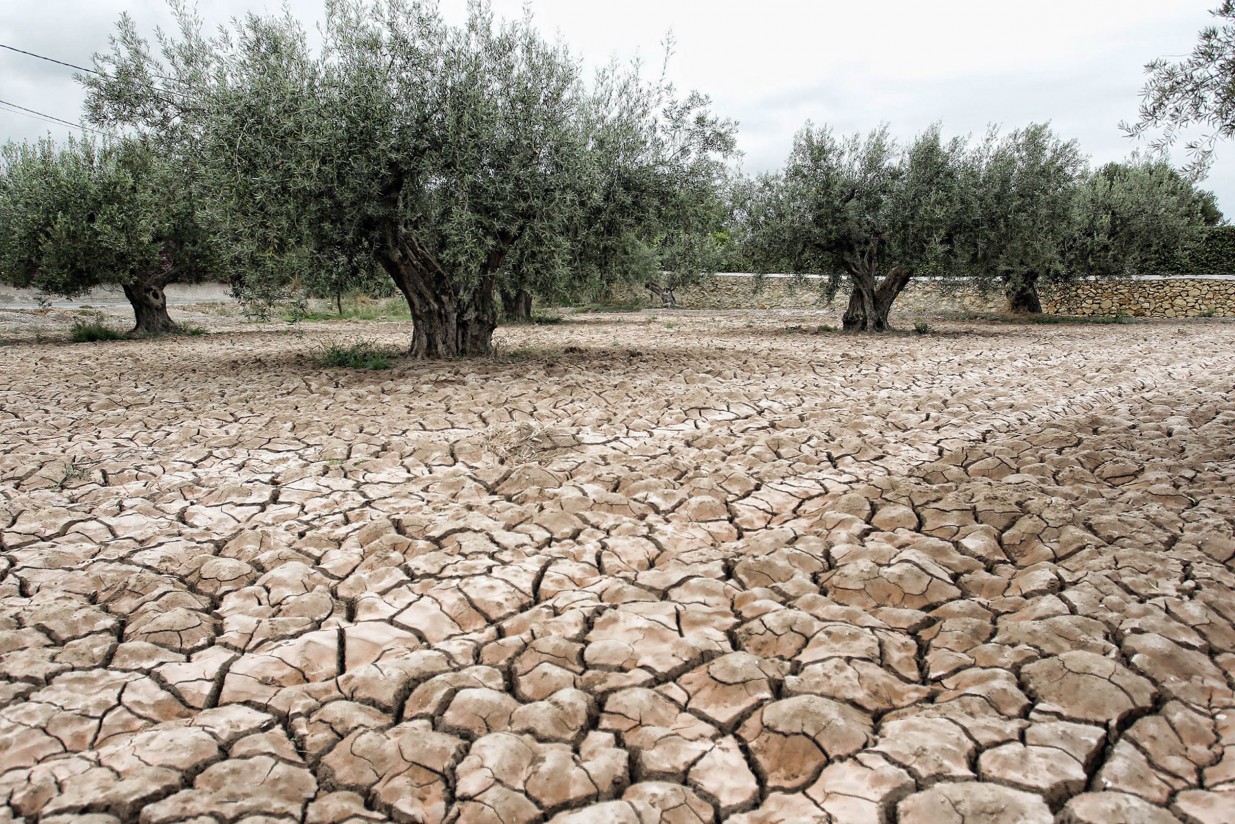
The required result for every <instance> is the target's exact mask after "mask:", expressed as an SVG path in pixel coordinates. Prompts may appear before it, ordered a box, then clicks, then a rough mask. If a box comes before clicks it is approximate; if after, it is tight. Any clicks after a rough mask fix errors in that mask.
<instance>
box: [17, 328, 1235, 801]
mask: <svg viewBox="0 0 1235 824" xmlns="http://www.w3.org/2000/svg"><path fill="white" fill-rule="evenodd" d="M178 315H179V316H180V317H183V313H178ZM821 320H824V318H823V317H822V316H817V315H815V316H812V315H809V314H792V315H791V314H761V315H748V314H742V313H681V314H676V313H675V314H669V313H658V314H655V315H653V314H650V313H643V314H632V315H595V316H584V317H582V318H581V319H578V320H576V321H573V322H569V323H563V324H560V325H556V326H534V327H521V328H516V329H510V328H505V329H502V330H499V333H498V341H499V344H500V346H501V349H502V354H501V355H500V356H499V357H497V358H494V359H492V360H484V361H479V362H439V363H428V364H418V363H406V362H403V363H400V364H399V365H398V366H397V367H396V368H395V369H393V370H391V371H386V372H369V371H355V370H343V369H327V368H323V367H321V366H318V365H316V364H315V363H314V361H313V356H314V354H315V352H316V351H317V350H318V348H319V347H320V346H321V345H323V343H324V342H327V341H331V340H336V339H340V338H346V337H348V336H349V335H355V334H363V335H365V336H371V337H376V338H377V339H378V340H379V341H381V342H383V343H389V344H392V345H394V344H399V343H402V342H403V341H404V340H405V338H406V333H407V329H406V327H405V326H404V325H402V324H396V323H369V324H363V325H362V324H350V325H349V324H314V325H309V326H308V327H306V328H305V330H304V331H303V332H301V333H296V332H293V331H288V329H289V328H288V327H287V326H285V325H268V326H253V325H244V324H240V323H235V322H232V323H230V325H229V326H228V328H227V330H226V331H221V332H219V333H217V334H212V335H208V336H204V337H196V338H184V339H176V340H166V341H133V342H115V343H105V344H96V345H91V344H79V345H71V344H67V343H47V342H44V343H38V344H36V343H10V344H9V345H5V346H3V347H0V536H2V538H0V540H2V542H3V544H2V549H0V821H10V820H20V819H23V818H24V819H25V820H26V821H39V822H44V824H51V822H58V821H66V820H76V821H87V822H91V823H92V824H94V823H95V822H97V824H103V822H115V821H138V820H140V821H141V822H146V823H147V824H163V823H164V822H172V821H194V822H201V824H209V822H235V821H240V820H246V821H251V822H255V824H256V822H273V821H289V822H306V824H324V823H325V822H341V821H352V822H366V821H384V820H395V821H418V822H419V821H423V822H436V821H443V820H445V821H453V822H482V821H483V822H502V824H520V823H521V822H533V821H552V822H574V823H575V824H580V823H581V822H591V823H594V824H610V823H612V824H654V823H655V822H664V824H679V823H681V824H687V823H688V822H706V821H713V820H729V821H733V822H769V823H770V822H784V821H806V822H827V821H834V822H842V823H843V824H851V823H852V824H861V822H872V824H873V823H874V822H900V824H949V823H950V822H964V824H980V823H981V822H1020V823H1022V824H1037V822H1050V821H1061V822H1093V824H1099V822H1101V823H1102V824H1112V823H1113V822H1137V823H1138V824H1139V823H1140V822H1147V823H1148V824H1156V822H1175V821H1182V822H1231V821H1235V689H1233V687H1235V570H1233V569H1232V566H1231V561H1232V556H1235V539H1233V537H1232V534H1233V530H1235V390H1233V382H1235V324H1230V323H1222V322H1218V321H1195V322H1188V323H1166V322H1163V323H1137V324H1129V325H1112V326H1092V325H1086V326H1033V325H1008V324H995V323H989V324H978V323H970V324H963V323H960V322H951V323H947V322H938V323H937V325H938V326H939V327H940V329H941V330H942V331H941V333H940V334H935V335H929V336H922V337H918V336H915V335H899V336H891V337H886V338H878V339H876V338H865V337H864V338H856V339H855V338H848V337H843V336H840V335H837V334H809V333H806V332H805V331H802V330H800V329H794V328H792V327H794V326H805V327H809V326H810V325H812V324H818V323H819V322H820V321H821ZM0 331H2V332H3V333H4V334H2V335H0V337H5V336H11V334H12V333H13V329H12V327H11V324H10V326H9V327H5V329H3V330H0Z"/></svg>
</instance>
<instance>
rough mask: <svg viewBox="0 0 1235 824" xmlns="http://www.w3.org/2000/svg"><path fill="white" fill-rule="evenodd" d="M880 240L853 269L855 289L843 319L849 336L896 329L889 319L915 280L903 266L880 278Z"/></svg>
mask: <svg viewBox="0 0 1235 824" xmlns="http://www.w3.org/2000/svg"><path fill="white" fill-rule="evenodd" d="M878 251H879V242H878V239H875V240H874V241H872V243H871V245H870V247H869V248H868V249H867V250H866V253H865V254H863V255H861V256H860V257H859V258H855V259H854V260H853V262H852V263H851V265H850V267H849V279H850V282H851V283H852V288H851V290H850V292H849V306H848V307H846V309H845V314H844V315H843V316H842V317H841V324H842V326H843V327H844V329H845V331H846V332H886V331H888V330H889V329H891V328H892V327H891V326H890V325H889V324H888V315H890V314H891V313H892V304H894V303H895V302H896V299H897V298H898V297H900V293H901V292H902V291H904V289H905V287H906V286H907V285H908V284H909V281H910V279H912V278H913V271H912V270H910V269H908V268H905V267H903V266H894V267H892V269H891V270H890V271H889V272H888V273H887V274H886V275H884V276H883V278H882V279H879V278H878V275H877V267H878Z"/></svg>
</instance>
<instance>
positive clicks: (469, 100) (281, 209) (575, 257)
mask: <svg viewBox="0 0 1235 824" xmlns="http://www.w3.org/2000/svg"><path fill="white" fill-rule="evenodd" d="M178 22H179V31H178V33H177V34H176V35H174V36H167V37H164V38H163V40H162V42H161V43H160V55H158V56H156V55H154V53H153V51H152V50H151V49H150V48H149V46H148V44H146V43H145V42H144V41H142V40H141V38H139V37H137V35H136V34H133V33H132V24H131V21H125V20H122V22H121V26H120V35H119V36H118V37H117V38H116V39H115V41H114V43H115V48H114V50H113V52H112V54H110V55H108V56H105V57H102V58H100V59H99V63H100V67H101V69H104V71H103V73H102V74H100V75H98V76H96V77H90V78H85V82H86V83H87V86H88V88H89V101H88V106H89V110H90V112H91V113H92V116H93V117H94V118H95V121H96V122H98V123H102V124H107V125H127V126H136V127H139V128H141V129H144V130H147V131H151V132H154V133H157V134H159V135H161V136H162V138H163V139H166V140H168V141H170V142H180V143H184V142H187V141H186V136H189V137H188V139H191V141H192V142H193V143H194V144H195V145H196V146H198V147H199V148H200V152H199V156H200V157H201V158H202V159H203V161H202V164H201V166H200V170H199V171H200V174H201V175H202V177H203V179H204V180H206V181H207V188H208V189H209V190H210V191H211V192H212V194H213V197H214V199H215V202H216V204H217V208H218V209H219V211H220V213H222V214H224V215H226V216H227V223H226V226H227V228H228V231H229V235H228V239H229V246H230V248H232V249H233V250H235V252H236V260H237V263H238V267H237V268H239V269H241V270H242V271H244V272H245V273H246V274H245V277H246V278H247V279H248V280H250V281H255V282H256V283H257V284H259V285H262V284H270V283H279V282H283V281H286V280H287V279H289V278H291V277H294V276H295V273H297V272H300V271H303V270H305V269H308V268H319V269H320V268H322V267H333V270H334V271H339V270H353V271H354V270H359V269H363V268H364V267H370V268H371V267H372V266H373V264H374V262H376V264H377V265H379V266H380V267H381V268H382V269H383V270H384V271H385V272H386V273H387V274H388V275H389V277H390V278H391V280H392V281H393V283H394V285H395V286H396V287H397V288H398V289H399V291H400V292H401V293H402V294H403V295H404V297H405V298H406V300H407V302H408V305H409V307H410V308H411V311H412V317H413V321H414V328H413V335H412V343H411V352H412V354H413V355H415V356H421V357H440V356H448V355H459V354H478V353H484V352H487V351H489V347H490V339H491V336H492V332H493V329H494V326H495V324H496V318H497V294H498V289H499V287H502V288H503V289H504V290H507V291H510V292H512V293H517V292H518V291H520V290H522V289H526V288H532V287H536V288H539V289H542V290H547V289H551V288H555V287H560V286H561V284H563V283H564V282H568V281H570V280H572V279H587V278H596V277H614V276H618V275H619V274H620V273H622V272H623V271H625V270H629V269H630V267H629V266H628V265H627V264H628V262H629V252H630V250H638V249H651V250H652V251H653V258H652V259H654V260H656V261H659V260H660V258H661V257H662V256H663V257H668V256H669V250H673V249H676V248H678V247H680V246H681V245H682V243H681V241H680V238H681V237H682V236H683V235H689V234H690V233H691V232H693V231H695V230H696V222H695V220H694V214H695V211H696V209H695V203H696V202H697V201H698V200H699V196H698V194H697V193H696V190H697V189H698V188H699V187H700V186H703V187H705V188H706V186H707V185H709V184H710V180H711V179H712V178H713V177H715V176H716V175H717V174H718V173H719V171H718V170H719V169H720V168H722V161H723V159H724V158H725V157H726V156H728V155H729V154H731V153H732V151H733V137H732V131H733V124H731V123H730V122H728V121H725V120H722V119H719V118H717V117H715V116H714V115H712V114H711V113H710V110H709V102H708V100H707V98H705V97H703V96H701V95H697V94H692V95H687V96H685V97H683V98H679V97H678V96H676V94H675V93H674V91H673V89H672V88H671V87H669V86H668V85H667V84H665V83H663V82H647V81H645V80H643V79H642V78H641V77H640V76H639V73H638V71H637V70H636V69H627V70H622V69H618V68H616V67H610V69H608V70H607V71H606V72H602V73H601V75H600V76H599V77H598V78H597V79H596V81H595V82H593V83H588V82H586V81H585V78H584V77H583V73H582V70H581V67H580V64H579V62H578V60H577V59H576V58H575V57H574V56H573V55H571V53H570V52H569V50H568V49H567V48H566V46H565V45H563V44H561V43H558V42H552V41H549V40H547V39H545V38H544V37H542V36H541V35H540V34H539V33H538V31H537V30H536V28H535V26H534V24H533V21H532V19H531V18H530V16H528V15H525V16H524V17H522V18H520V19H517V20H513V21H500V20H497V19H496V18H495V17H494V15H493V13H492V10H491V9H490V8H489V6H488V4H486V3H482V2H472V3H470V4H469V9H468V17H467V20H466V22H465V23H463V24H461V25H451V24H449V23H447V22H446V21H445V20H444V19H443V17H442V15H441V14H440V12H439V10H438V8H437V5H436V4H435V3H433V2H428V0H425V1H424V2H421V0H372V2H370V1H369V0H330V2H328V3H327V7H326V22H325V25H324V28H323V43H322V45H321V47H320V49H318V50H316V51H314V50H313V49H311V48H310V47H309V45H308V38H307V37H306V34H305V32H304V30H303V28H302V27H301V25H300V24H299V23H298V22H297V21H296V20H295V19H293V18H292V17H291V16H290V15H289V14H287V13H284V14H283V15H281V16H259V15H249V16H247V17H245V18H244V19H243V20H241V21H238V22H237V23H236V24H235V26H234V28H233V29H232V30H230V31H226V32H223V33H220V34H219V35H218V36H215V37H213V38H207V37H205V35H204V34H203V33H202V27H201V23H200V21H199V20H197V19H196V18H195V17H194V16H193V15H191V14H188V13H187V12H186V11H185V10H184V9H183V8H182V7H181V8H180V9H179V11H178ZM169 82H171V83H174V85H173V86H172V88H175V89H177V90H181V91H182V92H183V96H177V95H168V94H165V93H163V92H162V91H160V89H165V88H167V87H168V83H169ZM698 228H699V230H703V229H705V228H710V227H704V226H699V227H698Z"/></svg>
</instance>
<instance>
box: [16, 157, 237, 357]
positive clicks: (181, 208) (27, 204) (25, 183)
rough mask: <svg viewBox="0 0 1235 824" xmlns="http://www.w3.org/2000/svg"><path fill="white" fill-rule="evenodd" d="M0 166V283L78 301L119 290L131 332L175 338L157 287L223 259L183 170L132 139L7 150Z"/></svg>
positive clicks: (197, 276) (213, 271) (203, 274)
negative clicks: (99, 290)
mask: <svg viewBox="0 0 1235 824" xmlns="http://www.w3.org/2000/svg"><path fill="white" fill-rule="evenodd" d="M2 163H3V165H2V169H0V280H3V281H4V282H7V283H9V284H12V285H15V286H19V287H26V288H34V289H38V290H40V291H42V292H46V293H49V294H55V295H62V296H65V297H76V296H78V295H81V294H84V293H85V292H88V291H89V290H91V289H93V288H95V287H97V286H120V287H121V288H122V289H123V290H124V295H125V297H126V298H127V299H128V301H129V303H130V304H131V305H132V307H133V314H134V316H135V319H136V324H135V326H134V328H133V333H135V334H161V333H165V332H174V331H177V326H176V324H175V322H174V321H173V320H172V319H171V317H170V316H169V315H168V313H167V298H166V295H165V294H164V289H165V288H166V287H167V286H168V285H169V284H172V283H183V282H192V281H198V280H202V279H204V278H207V277H215V276H218V274H219V273H220V265H221V258H220V256H219V255H218V253H217V248H216V246H215V243H214V241H213V238H212V232H211V230H210V229H209V227H208V226H207V225H205V223H204V220H203V217H202V214H201V211H200V210H199V208H198V205H197V203H196V201H195V199H194V197H193V193H192V191H191V189H190V188H188V187H187V186H185V185H184V179H183V176H182V175H181V170H180V169H179V168H178V167H177V166H176V164H175V163H174V162H172V161H170V160H169V159H167V158H165V157H162V156H160V155H159V153H158V152H156V151H154V150H153V149H152V148H151V147H150V146H149V145H147V144H145V143H143V142H142V141H139V140H122V141H119V142H113V143H102V144H99V143H96V142H94V141H92V140H72V139H71V140H70V141H69V142H68V143H67V144H66V145H64V146H57V145H56V144H54V143H53V142H52V141H51V140H50V139H46V140H42V141H40V142H38V143H37V144H26V143H21V144H18V143H9V144H8V145H6V146H5V147H4V149H3V162H2Z"/></svg>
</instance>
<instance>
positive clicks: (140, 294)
mask: <svg viewBox="0 0 1235 824" xmlns="http://www.w3.org/2000/svg"><path fill="white" fill-rule="evenodd" d="M124 296H125V297H126V298H128V301H129V304H130V305H131V306H132V307H133V317H134V318H135V319H136V320H137V324H136V325H135V326H134V327H133V331H132V332H131V333H130V334H133V335H166V334H169V333H172V332H179V331H180V327H179V326H177V325H176V322H175V321H174V320H172V319H171V315H169V314H167V295H165V294H164V293H163V287H162V286H159V285H157V284H147V283H134V284H128V283H126V284H124Z"/></svg>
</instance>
